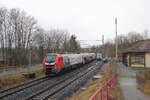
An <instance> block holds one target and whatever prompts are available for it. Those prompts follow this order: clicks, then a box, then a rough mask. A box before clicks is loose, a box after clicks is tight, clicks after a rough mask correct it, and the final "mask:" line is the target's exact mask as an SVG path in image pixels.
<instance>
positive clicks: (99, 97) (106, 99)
mask: <svg viewBox="0 0 150 100" xmlns="http://www.w3.org/2000/svg"><path fill="white" fill-rule="evenodd" d="M115 82H116V76H115V75H113V76H112V77H111V78H110V79H109V80H108V81H107V82H106V83H104V84H103V85H102V87H100V88H99V89H98V90H97V91H96V92H95V93H94V94H93V95H92V96H91V97H90V98H89V99H88V100H110V98H112V97H111V95H110V89H111V88H112V87H114V85H115Z"/></svg>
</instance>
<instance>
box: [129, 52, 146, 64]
mask: <svg viewBox="0 0 150 100" xmlns="http://www.w3.org/2000/svg"><path fill="white" fill-rule="evenodd" d="M131 64H134V65H144V54H134V55H131Z"/></svg>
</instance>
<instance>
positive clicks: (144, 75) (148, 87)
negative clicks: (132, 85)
mask: <svg viewBox="0 0 150 100" xmlns="http://www.w3.org/2000/svg"><path fill="white" fill-rule="evenodd" d="M136 77H137V80H138V88H139V89H140V90H141V91H143V92H144V93H145V94H147V95H148V96H150V71H139V72H137V73H136Z"/></svg>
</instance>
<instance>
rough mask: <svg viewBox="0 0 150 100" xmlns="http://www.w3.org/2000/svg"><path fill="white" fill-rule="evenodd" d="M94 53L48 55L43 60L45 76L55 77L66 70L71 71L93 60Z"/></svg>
mask: <svg viewBox="0 0 150 100" xmlns="http://www.w3.org/2000/svg"><path fill="white" fill-rule="evenodd" d="M95 58H96V54H95V53H80V54H59V53H48V54H47V55H46V56H45V57H44V59H43V67H44V72H45V74H46V75H50V74H53V75H56V74H59V73H60V72H63V71H64V70H66V69H73V68H76V67H79V66H81V65H83V64H86V63H88V62H91V61H93V60H95Z"/></svg>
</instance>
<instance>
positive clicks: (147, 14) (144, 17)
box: [0, 0, 150, 44]
mask: <svg viewBox="0 0 150 100" xmlns="http://www.w3.org/2000/svg"><path fill="white" fill-rule="evenodd" d="M0 6H2V7H7V8H21V9H23V10H25V11H26V12H27V13H28V15H32V16H34V17H35V18H36V19H37V20H38V23H39V24H40V25H41V26H42V27H43V28H45V29H50V28H60V29H67V30H68V31H69V32H70V33H72V34H76V35H77V37H78V39H79V40H100V39H101V35H102V34H104V36H105V39H113V38H114V37H115V25H114V19H115V17H117V18H118V34H127V33H128V32H130V31H137V32H142V31H144V30H145V29H148V30H150V0H0ZM91 42H92V41H91ZM91 42H89V43H91ZM95 44H96V43H95Z"/></svg>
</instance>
